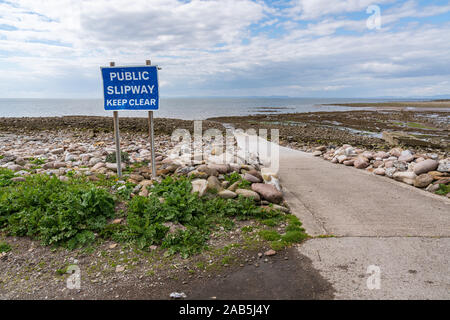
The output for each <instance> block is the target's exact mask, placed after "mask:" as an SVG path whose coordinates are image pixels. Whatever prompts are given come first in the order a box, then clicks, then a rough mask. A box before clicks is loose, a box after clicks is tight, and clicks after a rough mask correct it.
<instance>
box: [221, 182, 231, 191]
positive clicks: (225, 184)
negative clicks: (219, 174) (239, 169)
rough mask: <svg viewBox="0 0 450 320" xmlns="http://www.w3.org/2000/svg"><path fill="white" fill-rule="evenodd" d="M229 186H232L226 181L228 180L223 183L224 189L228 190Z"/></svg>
mask: <svg viewBox="0 0 450 320" xmlns="http://www.w3.org/2000/svg"><path fill="white" fill-rule="evenodd" d="M229 186H230V181H226V180H224V181H222V188H224V189H226V188H228V187H229Z"/></svg>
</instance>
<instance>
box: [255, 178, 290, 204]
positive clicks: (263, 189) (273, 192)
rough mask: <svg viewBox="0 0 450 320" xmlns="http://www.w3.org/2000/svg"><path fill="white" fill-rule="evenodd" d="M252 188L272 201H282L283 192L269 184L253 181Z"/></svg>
mask: <svg viewBox="0 0 450 320" xmlns="http://www.w3.org/2000/svg"><path fill="white" fill-rule="evenodd" d="M252 190H253V191H255V192H257V193H258V194H260V195H261V196H262V197H263V198H264V199H266V200H267V201H270V202H272V203H277V204H279V203H281V202H282V201H283V194H282V193H281V192H280V191H278V190H277V188H275V186H273V185H271V184H265V183H254V184H252Z"/></svg>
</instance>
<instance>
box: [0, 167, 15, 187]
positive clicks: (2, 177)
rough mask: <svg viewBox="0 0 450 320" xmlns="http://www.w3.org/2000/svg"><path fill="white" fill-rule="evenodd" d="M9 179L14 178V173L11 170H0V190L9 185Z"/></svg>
mask: <svg viewBox="0 0 450 320" xmlns="http://www.w3.org/2000/svg"><path fill="white" fill-rule="evenodd" d="M11 178H14V173H13V172H12V171H11V170H8V169H4V168H0V188H1V187H6V186H9V185H11V184H12V181H11Z"/></svg>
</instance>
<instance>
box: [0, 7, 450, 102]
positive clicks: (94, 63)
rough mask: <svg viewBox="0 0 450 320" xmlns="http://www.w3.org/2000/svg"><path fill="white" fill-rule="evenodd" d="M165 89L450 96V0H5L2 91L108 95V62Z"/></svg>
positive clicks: (0, 14) (178, 92)
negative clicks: (139, 71)
mask: <svg viewBox="0 0 450 320" xmlns="http://www.w3.org/2000/svg"><path fill="white" fill-rule="evenodd" d="M146 59H151V61H152V64H156V65H158V66H160V67H161V70H160V71H159V80H160V83H159V85H160V95H161V97H191V96H195V97H198V96H234V97H236V96H291V97H324V98H325V97H361V98H364V97H386V96H395V97H418V96H434V95H449V94H450V1H416V0H412V1H411V0H407V1H392V0H377V1H370V0H272V1H269V0H266V1H263V0H210V1H207V0H202V1H201V0H191V1H188V0H184V1H183V0H133V1H129V0H84V1H80V0H6V1H5V0H0V98H101V97H102V87H101V74H100V66H105V65H108V64H109V62H110V61H115V62H116V65H118V66H120V65H143V64H144V63H145V60H146Z"/></svg>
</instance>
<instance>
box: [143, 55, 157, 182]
mask: <svg viewBox="0 0 450 320" xmlns="http://www.w3.org/2000/svg"><path fill="white" fill-rule="evenodd" d="M145 64H146V65H147V66H150V65H152V62H151V61H150V60H146V61H145ZM148 122H149V126H148V129H149V130H150V145H151V149H152V177H153V179H154V178H156V163H155V139H154V130H153V111H149V112H148Z"/></svg>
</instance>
